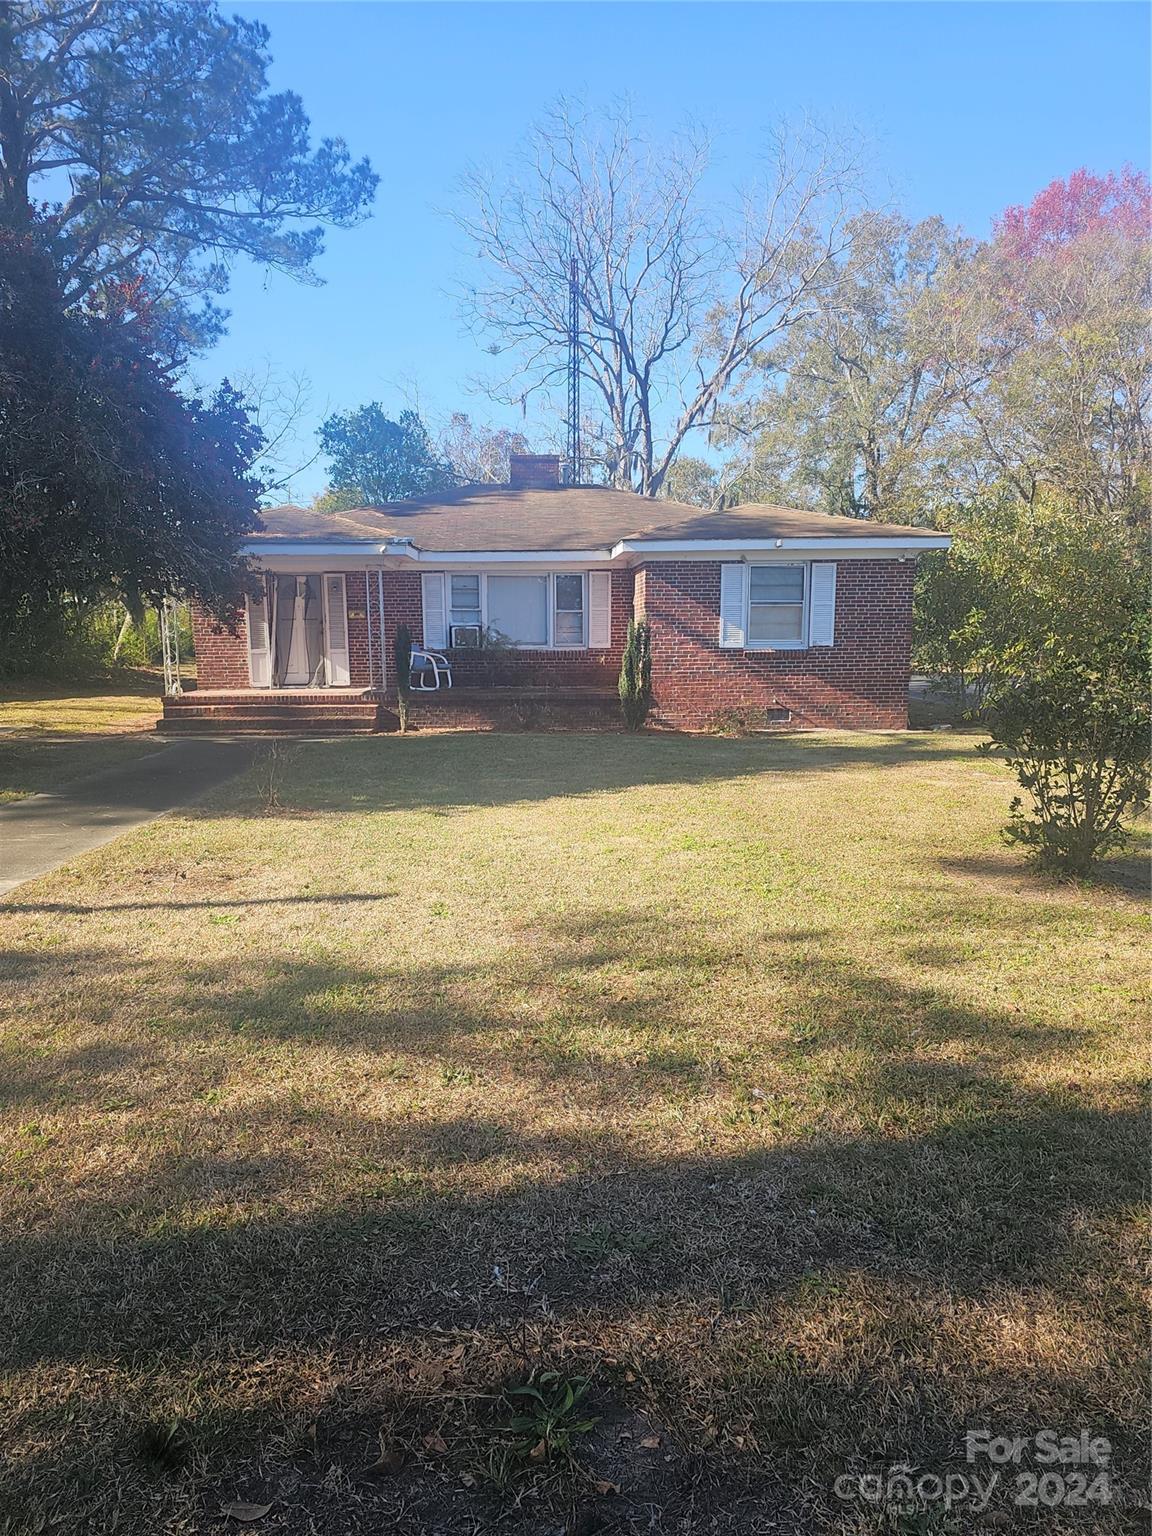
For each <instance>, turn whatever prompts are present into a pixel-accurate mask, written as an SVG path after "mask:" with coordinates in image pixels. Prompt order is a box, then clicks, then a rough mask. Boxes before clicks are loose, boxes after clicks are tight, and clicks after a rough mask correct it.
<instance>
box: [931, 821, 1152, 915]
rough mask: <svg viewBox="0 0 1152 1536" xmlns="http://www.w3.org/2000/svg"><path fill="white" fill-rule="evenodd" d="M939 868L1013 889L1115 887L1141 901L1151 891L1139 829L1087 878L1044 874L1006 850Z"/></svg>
mask: <svg viewBox="0 0 1152 1536" xmlns="http://www.w3.org/2000/svg"><path fill="white" fill-rule="evenodd" d="M939 865H940V868H941V869H943V870H944V871H946V872H947V873H948V874H950V875H960V876H963V877H965V878H967V879H978V880H985V881H988V880H991V881H995V882H997V883H999V882H1003V883H1005V884H1008V883H1009V882H1010V883H1011V885H1012V888H1013V889H1014V890H1029V891H1036V892H1041V891H1045V892H1049V893H1052V892H1058V891H1060V890H1061V889H1062V888H1063V889H1069V890H1076V891H1091V890H1100V891H1114V892H1116V893H1117V894H1119V895H1121V896H1128V897H1131V898H1133V899H1136V900H1139V901H1141V902H1143V901H1145V900H1146V899H1147V897H1148V895H1149V893H1150V892H1152V863H1150V862H1149V839H1148V834H1147V832H1146V831H1143V829H1141V830H1140V831H1138V832H1137V833H1136V834H1134V836H1133V841H1132V845H1131V846H1130V849H1129V851H1125V852H1123V853H1117V854H1112V855H1109V856H1108V857H1106V858H1102V859H1101V860H1100V861H1099V862H1098V863H1097V865H1096V867H1095V869H1094V870H1093V872H1092V874H1091V876H1090V877H1089V878H1088V879H1086V880H1077V881H1068V882H1061V881H1059V880H1057V879H1055V878H1053V877H1052V876H1050V875H1043V874H1040V873H1038V872H1037V871H1035V870H1033V869H1032V868H1030V867H1029V865H1028V864H1026V863H1025V862H1024V860H1023V859H1022V858H1021V857H1020V856H1019V855H1018V854H1017V855H1015V856H1014V855H1012V854H1009V853H1007V852H1005V853H1004V854H1001V855H999V856H995V855H990V854H984V855H982V856H976V855H965V856H964V857H962V858H948V859H941V860H940V861H939Z"/></svg>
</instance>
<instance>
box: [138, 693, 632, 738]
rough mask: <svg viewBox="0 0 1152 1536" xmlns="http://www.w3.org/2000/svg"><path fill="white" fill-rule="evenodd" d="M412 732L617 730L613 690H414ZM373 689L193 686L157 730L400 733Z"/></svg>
mask: <svg viewBox="0 0 1152 1536" xmlns="http://www.w3.org/2000/svg"><path fill="white" fill-rule="evenodd" d="M408 720H409V728H410V729H411V730H414V731H421V730H424V731H516V730H520V731H526V730H541V731H549V730H557V731H563V730H577V731H604V730H616V729H619V728H620V723H621V722H620V704H619V699H618V697H617V695H616V692H615V690H614V689H609V688H587V687H565V686H563V685H560V684H551V685H545V686H541V687H500V688H478V687H462V688H460V687H458V688H441V689H439V690H438V691H436V692H430V693H422V692H414V693H413V694H412V695H411V702H410V705H409V710H408ZM399 726H400V720H399V716H398V715H397V713H396V706H395V701H394V700H389V699H387V698H385V697H384V696H383V695H382V694H381V692H380V690H379V689H378V688H196V687H193V688H191V689H189V690H188V691H187V692H185V693H180V694H175V695H169V696H168V697H167V698H165V700H164V713H163V717H162V718H161V719H160V720H158V721H157V724H156V729H157V730H159V731H163V732H165V733H167V734H173V735H194V734H199V735H215V734H220V735H236V734H243V735H266V736H280V735H322V736H335V735H340V736H344V735H369V734H372V733H374V732H388V731H395V730H398V729H399Z"/></svg>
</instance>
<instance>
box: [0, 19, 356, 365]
mask: <svg viewBox="0 0 1152 1536" xmlns="http://www.w3.org/2000/svg"><path fill="white" fill-rule="evenodd" d="M268 64H269V52H268V32H267V30H266V28H265V27H264V26H262V25H261V24H260V23H259V22H255V21H246V20H243V19H242V18H240V17H232V18H226V17H225V16H224V15H223V14H222V13H221V11H220V10H219V8H218V6H217V5H216V4H215V3H214V0H196V3H195V4H188V3H187V0H7V3H6V4H4V5H3V6H2V7H0V227H2V228H4V229H6V230H8V231H9V232H11V233H14V234H17V235H20V234H26V233H33V232H35V233H37V234H39V235H42V236H43V237H44V238H45V239H46V240H47V243H48V248H49V250H50V251H51V253H52V257H53V260H54V262H55V264H56V267H57V270H58V272H59V274H60V284H59V294H60V300H61V302H62V303H63V304H64V305H66V306H69V307H75V306H77V305H80V304H85V305H87V306H88V307H89V308H96V309H99V308H101V307H108V308H110V309H112V310H114V311H115V312H116V313H117V314H128V315H129V316H130V315H131V314H134V313H140V312H142V311H145V310H147V311H148V312H149V314H150V320H151V324H152V327H153V336H154V337H155V338H156V341H157V342H158V343H162V344H164V345H165V346H166V347H167V349H168V350H169V351H170V352H172V353H174V354H175V355H177V356H180V355H183V354H185V353H186V352H187V351H188V350H190V349H195V348H196V347H198V346H203V345H205V344H206V343H208V342H210V341H211V340H212V339H213V338H214V337H215V335H217V334H218V332H219V330H220V327H221V323H222V315H221V312H220V310H219V309H218V307H217V306H216V304H215V302H214V298H215V296H218V295H219V294H221V293H222V292H223V291H224V290H225V289H226V287H227V281H228V264H229V262H230V261H231V260H232V259H233V258H235V257H236V256H238V255H246V256H249V257H251V258H252V259H253V260H254V261H257V262H259V263H261V264H263V265H265V266H269V267H273V268H275V269H277V270H278V271H282V272H288V273H291V274H292V275H293V276H295V277H297V278H300V279H301V280H303V281H307V282H315V281H317V278H316V273H315V267H314V263H315V260H316V257H317V256H318V255H319V254H320V253H321V251H322V249H323V228H322V226H323V225H325V224H333V225H338V226H348V225H351V224H354V223H356V222H357V221H358V220H359V219H360V218H362V217H363V216H364V214H365V212H366V210H367V207H368V204H369V202H370V201H371V198H372V196H373V193H374V190H375V186H376V180H377V178H376V176H375V175H374V173H373V172H372V170H371V169H370V167H369V165H368V163H367V161H364V160H361V161H359V162H357V163H355V164H353V163H352V160H351V157H350V155H349V152H348V150H347V149H346V147H345V145H344V144H343V142H342V141H341V140H339V139H324V140H322V141H321V143H320V144H319V145H318V146H317V147H315V148H312V147H311V145H310V143H309V125H308V118H307V116H306V115H305V112H304V108H303V105H302V104H301V101H300V98H299V97H298V96H296V95H295V94H294V93H292V92H291V91H280V92H276V93H271V92H270V91H269V90H268V80H267V74H268ZM45 204H46V206H44V205H45ZM126 294H127V295H128V296H129V298H130V300H131V302H130V303H129V304H128V305H127V306H126V305H125V303H124V296H125V295H126ZM110 296H111V297H110ZM162 322H163V331H161V323H162Z"/></svg>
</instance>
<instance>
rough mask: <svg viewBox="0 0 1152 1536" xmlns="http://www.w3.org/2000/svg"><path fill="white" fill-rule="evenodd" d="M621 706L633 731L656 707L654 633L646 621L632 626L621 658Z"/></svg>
mask: <svg viewBox="0 0 1152 1536" xmlns="http://www.w3.org/2000/svg"><path fill="white" fill-rule="evenodd" d="M620 708H621V709H622V711H623V713H624V724H625V725H626V726H627V727H628V729H629V730H630V731H638V730H640V728H641V727H642V726H643V724H644V722H645V720H647V718H648V712H649V710H650V709H651V708H652V635H651V631H650V630H649V628H648V625H647V624H646V623H645V622H644V621H643V620H641V621H640V622H639V623H636V621H635V620H633V621H632V622H630V623H629V625H628V639H627V641H626V642H625V645H624V655H623V657H622V658H621V661H620Z"/></svg>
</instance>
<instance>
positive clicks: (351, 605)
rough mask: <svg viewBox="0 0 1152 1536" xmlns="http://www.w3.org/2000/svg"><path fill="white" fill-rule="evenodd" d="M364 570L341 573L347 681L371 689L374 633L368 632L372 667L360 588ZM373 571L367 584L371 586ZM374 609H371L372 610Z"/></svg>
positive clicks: (365, 608) (374, 666) (366, 614)
mask: <svg viewBox="0 0 1152 1536" xmlns="http://www.w3.org/2000/svg"><path fill="white" fill-rule="evenodd" d="M365 574H366V573H365V572H364V571H345V572H344V601H345V602H346V603H347V605H348V681H349V685H350V686H351V687H353V688H371V686H372V683H373V681H374V678H373V673H376V675H377V676H378V675H379V674H378V672H377V663H376V654H375V653H376V635H377V634H378V633H379V631H378V630H377V631H375V632H374V633H373V635H372V668H371V670H369V667H368V625H369V622H370V619H369V610H368V599H367V596H366V594H365V587H364V578H365ZM375 584H376V577H375V573H373V576H372V580H371V583H370V585H372V586H375ZM372 611H373V612H375V609H374V608H373V610H372Z"/></svg>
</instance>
